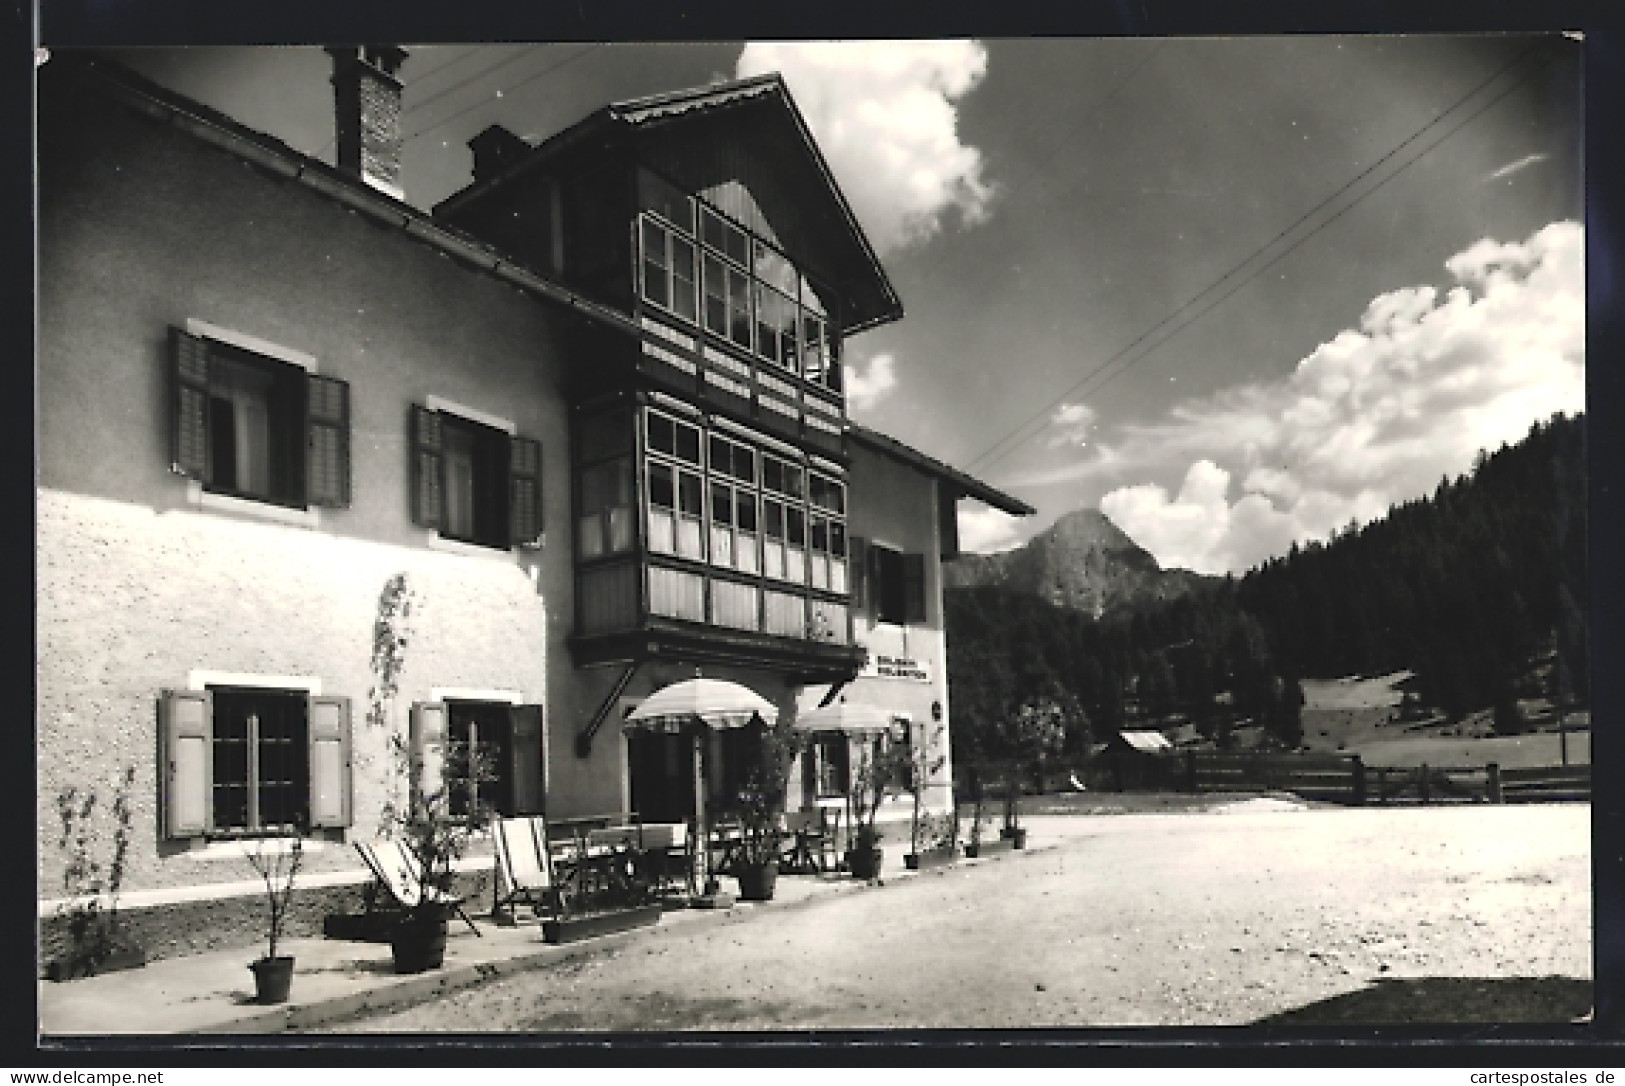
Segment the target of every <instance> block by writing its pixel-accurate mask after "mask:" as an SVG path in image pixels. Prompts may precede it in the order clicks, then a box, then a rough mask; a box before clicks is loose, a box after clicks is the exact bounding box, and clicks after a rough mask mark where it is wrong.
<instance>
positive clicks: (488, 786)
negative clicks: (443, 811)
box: [408, 700, 544, 818]
mask: <svg viewBox="0 0 1625 1086" xmlns="http://www.w3.org/2000/svg"><path fill="white" fill-rule="evenodd" d="M408 745H409V746H410V748H411V761H412V765H413V766H414V767H415V773H416V776H415V777H414V780H413V787H414V788H416V789H425V790H428V791H430V792H431V793H432V792H434V791H437V790H439V789H442V788H443V789H445V791H446V798H447V801H448V805H449V807H450V808H451V813H452V814H457V815H461V814H467V813H468V812H469V811H470V810H471V809H473V808H474V806H475V804H476V803H478V804H481V805H484V806H485V807H487V808H489V809H490V810H491V811H492V812H493V813H494V814H497V815H501V816H503V817H507V818H512V817H515V816H517V815H526V814H540V813H541V811H542V807H543V794H544V793H543V780H544V773H543V762H542V707H541V706H539V705H512V704H509V703H507V702H488V701H460V700H459V701H454V700H448V701H444V702H418V703H416V704H414V705H413V706H412V713H411V725H410V729H409V735H408Z"/></svg>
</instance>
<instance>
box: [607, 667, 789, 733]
mask: <svg viewBox="0 0 1625 1086" xmlns="http://www.w3.org/2000/svg"><path fill="white" fill-rule="evenodd" d="M756 719H760V720H761V721H762V723H763V724H767V725H772V724H774V723H775V722H777V721H778V719H779V711H778V709H777V708H776V707H775V706H774V705H773V703H772V702H770V701H768V700H767V699H766V698H764V697H762V696H761V695H760V694H758V693H756V691H754V690H752V689H750V688H749V687H746V686H741V685H739V684H738V683H730V682H724V681H722V680H721V679H685V680H683V681H682V682H679V683H672V684H671V685H670V686H667V687H662V688H661V689H659V690H656V691H655V692H654V693H653V694H650V695H649V696H648V697H646V698H644V699H643V702H642V704H640V705H639V706H638V707H637V708H636V709H633V710H632V711H631V712H630V713H628V714H626V723H625V725H624V727H626V728H628V729H636V728H644V729H648V730H650V731H665V732H682V731H686V730H688V729H689V728H692V727H693V726H694V725H696V724H703V725H705V726H706V727H709V728H715V729H718V730H721V729H724V728H743V727H744V726H745V725H747V724H749V723H750V722H751V721H753V720H756Z"/></svg>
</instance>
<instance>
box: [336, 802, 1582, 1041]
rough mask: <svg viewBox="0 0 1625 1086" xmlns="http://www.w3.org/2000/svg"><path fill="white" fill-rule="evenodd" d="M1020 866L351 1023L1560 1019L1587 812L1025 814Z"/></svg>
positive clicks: (700, 931) (1576, 939)
mask: <svg viewBox="0 0 1625 1086" xmlns="http://www.w3.org/2000/svg"><path fill="white" fill-rule="evenodd" d="M1028 825H1029V827H1030V830H1029V841H1030V844H1031V846H1032V847H1031V848H1029V850H1028V851H1027V852H1026V853H1006V854H1004V855H1002V856H1000V857H998V858H994V859H989V860H983V861H979V862H977V863H975V864H964V863H962V864H960V865H957V866H956V867H953V868H949V869H947V870H945V871H937V872H928V873H926V874H923V875H920V876H918V877H914V878H909V879H893V880H891V881H889V882H888V883H887V884H886V885H884V886H875V887H867V888H858V889H854V890H853V891H852V892H847V893H840V894H830V895H824V896H823V897H822V898H821V899H820V900H817V901H814V902H809V903H806V904H804V905H800V906H795V907H775V906H765V907H758V908H755V909H751V910H748V911H747V910H744V909H738V910H734V911H733V912H732V913H730V914H729V915H727V916H724V917H719V918H718V919H717V921H716V922H715V923H709V924H704V925H687V926H685V927H682V928H668V927H664V926H662V927H659V928H653V929H650V930H649V931H648V932H646V933H644V934H642V935H640V936H638V937H637V938H635V939H633V940H631V941H630V942H627V943H624V944H622V945H620V946H619V947H616V948H612V949H606V950H604V951H603V952H601V953H596V954H593V955H591V956H589V957H586V958H583V959H578V960H575V961H572V962H569V963H565V964H563V965H561V966H559V967H555V968H551V969H546V970H541V971H537V972H534V973H528V974H524V975H521V976H517V977H513V978H511V979H507V980H503V981H500V982H495V983H492V984H489V985H486V986H483V987H480V988H477V989H473V990H470V991H467V992H463V993H460V994H457V995H454V996H451V997H448V998H445V999H442V1000H439V1001H437V1002H434V1003H430V1004H424V1005H421V1006H418V1007H414V1008H411V1009H409V1010H406V1011H402V1012H399V1013H396V1014H391V1015H387V1016H380V1017H377V1018H373V1019H369V1020H365V1021H359V1022H355V1023H352V1024H350V1025H348V1026H345V1027H344V1028H345V1029H346V1030H351V1031H382V1030H389V1031H396V1030H410V1031H431V1030H454V1031H473V1032H483V1031H503V1030H522V1031H558V1030H610V1031H626V1030H681V1029H729V1030H732V1029H744V1030H758V1029H767V1030H785V1029H844V1028H899V1027H902V1028H907V1027H916V1028H931V1027H946V1028H977V1027H995V1028H998V1027H1068V1026H1124V1025H1160V1026H1189V1025H1229V1024H1246V1023H1263V1024H1269V1025H1277V1026H1293V1025H1298V1024H1314V1023H1327V1022H1345V1023H1347V1022H1371V1023H1378V1022H1411V1023H1438V1022H1569V1021H1573V1020H1574V1019H1576V1018H1577V1017H1579V1016H1581V1015H1583V1014H1585V1013H1586V1012H1587V1010H1588V1009H1589V1007H1590V1005H1591V981H1590V978H1591V905H1590V808H1589V807H1588V806H1585V805H1530V806H1504V807H1503V806H1496V807H1484V806H1478V807H1450V808H1443V807H1430V808H1362V809H1352V810H1343V809H1313V810H1310V809H1302V808H1300V807H1298V806H1297V805H1294V804H1290V803H1284V802H1281V801H1275V800H1268V799H1262V800H1254V801H1251V802H1242V803H1237V804H1234V805H1230V806H1228V807H1220V808H1218V809H1216V810H1214V811H1211V812H1208V813H1192V814H1163V815H1116V816H1107V817H1051V818H1045V817H1034V818H1031V819H1029V820H1028Z"/></svg>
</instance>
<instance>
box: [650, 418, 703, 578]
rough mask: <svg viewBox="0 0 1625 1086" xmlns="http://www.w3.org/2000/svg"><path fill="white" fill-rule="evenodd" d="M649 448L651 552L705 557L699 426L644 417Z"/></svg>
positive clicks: (685, 556) (694, 557)
mask: <svg viewBox="0 0 1625 1086" xmlns="http://www.w3.org/2000/svg"><path fill="white" fill-rule="evenodd" d="M645 418H646V419H647V424H648V433H647V441H648V446H649V464H648V472H649V521H648V523H649V529H648V530H649V549H650V550H651V551H655V552H657V553H660V554H675V555H678V556H679V557H682V558H692V559H694V560H695V561H703V560H704V559H705V497H704V495H705V486H704V477H703V475H702V473H701V467H702V461H701V458H700V428H699V427H698V426H695V425H693V424H692V423H687V422H683V421H681V420H679V419H674V418H671V417H670V416H667V415H662V414H659V413H658V412H654V411H650V412H648V413H647V415H646V416H645Z"/></svg>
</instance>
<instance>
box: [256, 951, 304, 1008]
mask: <svg viewBox="0 0 1625 1086" xmlns="http://www.w3.org/2000/svg"><path fill="white" fill-rule="evenodd" d="M248 968H249V969H250V970H252V971H253V973H254V1002H256V1003H286V1002H287V1001H288V990H289V989H290V988H291V987H292V986H293V957H292V956H291V955H285V954H284V955H278V956H277V957H275V958H261V959H260V960H259V961H257V962H250V963H249V965H248Z"/></svg>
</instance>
